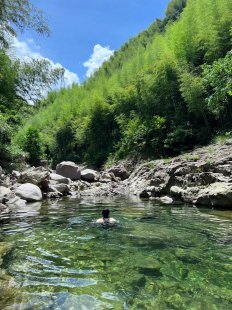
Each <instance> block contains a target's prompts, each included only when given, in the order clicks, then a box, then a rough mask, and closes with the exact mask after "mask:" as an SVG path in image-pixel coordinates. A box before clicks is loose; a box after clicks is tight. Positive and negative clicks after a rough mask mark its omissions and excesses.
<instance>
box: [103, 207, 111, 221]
mask: <svg viewBox="0 0 232 310" xmlns="http://www.w3.org/2000/svg"><path fill="white" fill-rule="evenodd" d="M109 214H110V210H109V209H108V208H106V209H104V210H103V211H102V217H103V218H104V219H108V218H109Z"/></svg>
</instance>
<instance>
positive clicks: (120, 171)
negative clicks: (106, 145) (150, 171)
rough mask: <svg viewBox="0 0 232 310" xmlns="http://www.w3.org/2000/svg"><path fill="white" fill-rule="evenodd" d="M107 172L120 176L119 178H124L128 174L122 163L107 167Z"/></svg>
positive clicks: (126, 177)
mask: <svg viewBox="0 0 232 310" xmlns="http://www.w3.org/2000/svg"><path fill="white" fill-rule="evenodd" d="M108 172H112V173H113V174H114V175H115V176H116V177H118V178H120V179H121V180H126V179H128V178H129V176H130V174H129V172H128V171H127V170H126V168H125V167H124V166H123V165H119V166H114V167H111V168H110V169H108Z"/></svg>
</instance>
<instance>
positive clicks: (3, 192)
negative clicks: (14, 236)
mask: <svg viewBox="0 0 232 310" xmlns="http://www.w3.org/2000/svg"><path fill="white" fill-rule="evenodd" d="M10 193H11V190H10V189H9V188H7V187H5V186H0V199H2V198H4V197H7V196H8V195H10Z"/></svg>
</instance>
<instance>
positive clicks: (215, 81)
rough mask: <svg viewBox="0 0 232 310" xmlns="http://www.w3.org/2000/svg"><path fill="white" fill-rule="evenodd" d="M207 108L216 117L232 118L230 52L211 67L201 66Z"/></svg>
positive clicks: (231, 59) (231, 56)
mask: <svg viewBox="0 0 232 310" xmlns="http://www.w3.org/2000/svg"><path fill="white" fill-rule="evenodd" d="M203 82H204V86H205V88H206V89H207V99H206V103H207V107H208V109H209V111H210V112H211V113H212V114H214V115H215V116H216V117H219V116H223V118H224V119H225V117H227V118H228V119H230V120H231V117H232V51H230V52H229V53H227V55H226V57H225V58H222V59H219V60H217V61H215V62H214V63H213V64H212V65H204V66H203Z"/></svg>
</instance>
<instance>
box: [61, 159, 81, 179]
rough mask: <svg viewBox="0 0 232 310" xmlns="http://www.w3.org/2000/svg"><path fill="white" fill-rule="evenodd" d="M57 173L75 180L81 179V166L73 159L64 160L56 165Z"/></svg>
mask: <svg viewBox="0 0 232 310" xmlns="http://www.w3.org/2000/svg"><path fill="white" fill-rule="evenodd" d="M56 173H57V174H59V175H62V176H63V177H66V178H69V179H71V180H73V181H76V180H80V179H81V171H80V169H79V167H78V166H77V165H76V164H75V163H74V162H72V161H63V162H61V163H60V164H58V165H57V166H56Z"/></svg>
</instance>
